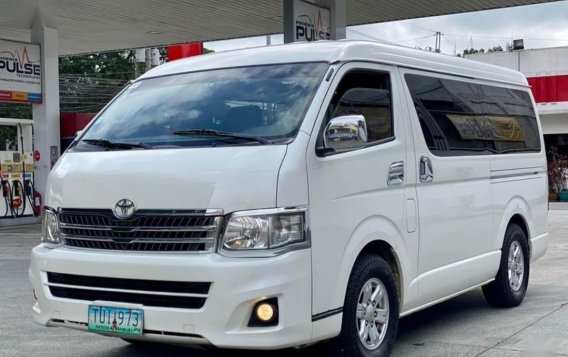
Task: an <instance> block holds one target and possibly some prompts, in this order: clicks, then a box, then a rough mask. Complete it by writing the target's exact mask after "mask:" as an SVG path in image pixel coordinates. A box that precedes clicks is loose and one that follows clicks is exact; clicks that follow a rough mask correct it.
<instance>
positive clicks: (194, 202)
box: [30, 41, 548, 356]
mask: <svg viewBox="0 0 568 357" xmlns="http://www.w3.org/2000/svg"><path fill="white" fill-rule="evenodd" d="M547 240H548V233H547V175H546V155H545V150H544V143H543V138H542V134H541V125H540V123H539V117H538V114H537V112H536V111H535V103H534V100H533V98H532V95H531V91H530V88H529V86H528V84H527V80H526V79H525V77H524V76H523V75H522V74H520V73H518V72H515V71H511V70H508V69H504V68H500V67H495V66H491V65H487V64H482V63H477V62H473V61H468V60H465V59H461V58H457V57H451V56H445V55H440V54H435V53H429V52H425V51H419V50H414V49H408V48H403V47H397V46H389V45H383V44H378V43H371V42H361V41H338V42H321V43H310V44H291V45H283V46H271V47H265V48H255V49H246V50H239V51H231V52H224V53H217V54H208V55H204V56H199V57H195V58H191V59H184V60H178V61H174V62H171V63H168V64H165V65H162V66H159V67H157V68H156V69H153V70H151V71H150V72H148V73H146V74H144V75H143V76H142V77H141V78H139V79H137V80H136V81H134V82H133V83H132V84H131V85H129V86H128V87H127V88H126V89H125V90H124V91H123V92H122V93H120V94H119V95H118V96H117V97H116V98H115V99H114V100H113V101H112V102H111V103H110V104H109V105H108V106H107V107H106V108H105V109H104V110H102V111H101V112H100V113H99V114H98V116H97V117H96V118H95V119H94V120H93V122H92V123H91V124H90V126H89V127H88V128H86V130H85V131H84V132H83V133H82V134H81V135H80V136H79V137H78V138H77V140H75V141H74V143H73V144H72V145H71V147H70V148H69V149H68V150H67V152H66V153H65V154H64V155H63V156H62V157H61V159H60V160H59V162H58V163H57V165H56V166H55V167H54V169H53V171H52V172H51V175H50V177H49V180H48V185H47V190H46V200H45V209H44V218H43V235H42V243H41V244H39V245H38V246H37V247H35V248H34V249H33V252H32V261H31V267H30V280H31V283H32V285H33V289H34V294H35V296H36V300H37V301H36V303H35V305H34V306H33V315H34V319H35V320H36V321H37V322H39V323H40V324H42V325H46V326H62V327H70V328H74V329H79V330H84V331H90V332H93V333H98V334H103V335H107V336H115V337H120V338H123V339H125V340H127V341H129V342H132V343H137V342H148V341H154V342H165V343H176V344H180V343H182V344H200V345H213V346H217V347H222V348H243V349H245V348H246V349H279V348H286V347H300V346H304V345H308V344H312V343H315V342H318V341H324V340H331V343H330V345H331V346H332V348H331V351H334V353H343V354H345V355H347V356H387V355H388V354H389V353H390V351H391V350H392V347H393V344H394V341H395V339H396V333H397V327H398V321H399V318H400V317H403V316H406V315H409V314H411V313H413V312H415V311H418V310H421V309H425V308H427V307H429V306H431V305H433V304H436V303H439V302H441V301H444V300H447V299H450V298H452V297H455V296H457V295H459V294H462V293H464V292H467V291H469V290H472V289H476V288H479V287H481V288H482V289H483V293H484V295H485V297H486V298H487V300H488V302H489V303H490V304H492V305H496V306H502V307H514V306H517V305H519V304H520V303H521V302H522V301H523V298H524V297H525V293H526V291H527V288H528V281H529V273H530V267H531V263H532V262H534V261H535V260H536V259H538V258H539V257H541V256H542V255H543V254H544V253H545V251H546V248H547Z"/></svg>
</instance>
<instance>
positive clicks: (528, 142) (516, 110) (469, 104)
mask: <svg viewBox="0 0 568 357" xmlns="http://www.w3.org/2000/svg"><path fill="white" fill-rule="evenodd" d="M405 79H406V84H407V85H408V88H409V90H410V94H411V96H412V100H413V101H414V105H415V108H416V112H417V115H418V118H419V120H420V126H421V128H422V132H423V134H424V139H425V141H426V144H427V146H428V148H429V149H430V151H431V152H432V153H433V154H435V155H438V156H460V155H476V154H478V155H491V154H507V153H515V152H539V151H540V136H539V133H538V124H537V120H536V115H535V112H534V108H533V105H532V101H531V98H530V95H529V94H528V92H525V91H521V90H516V89H510V88H503V87H495V86H488V85H480V84H475V83H469V82H462V81H456V80H449V79H444V78H437V77H429V76H423V75H415V74H407V75H405Z"/></svg>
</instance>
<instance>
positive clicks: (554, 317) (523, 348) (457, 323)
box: [0, 210, 568, 357]
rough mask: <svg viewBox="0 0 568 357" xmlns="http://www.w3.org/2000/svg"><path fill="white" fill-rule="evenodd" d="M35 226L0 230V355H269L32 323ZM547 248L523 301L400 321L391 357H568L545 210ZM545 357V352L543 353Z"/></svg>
mask: <svg viewBox="0 0 568 357" xmlns="http://www.w3.org/2000/svg"><path fill="white" fill-rule="evenodd" d="M38 232H39V227H37V226H34V227H26V228H10V229H4V230H0V287H1V291H2V292H1V294H0V356H36V355H37V356H39V355H41V356H58V357H62V356H109V357H115V356H127V357H128V356H178V355H192V356H198V357H209V356H232V357H234V356H251V357H254V356H266V355H267V354H268V352H250V351H200V350H195V349H188V348H182V347H170V346H149V347H134V346H131V345H129V344H127V343H125V342H123V341H122V340H120V339H114V338H107V337H102V336H97V335H92V334H87V333H81V332H77V331H73V330H68V329H63V328H44V327H41V326H39V325H36V324H35V323H34V322H33V320H32V318H31V310H30V307H31V306H32V304H33V297H32V294H31V288H30V285H29V283H28V278H27V269H28V265H29V251H30V249H31V248H32V247H33V246H34V245H35V244H37V242H38V236H39V233H38ZM550 232H551V234H552V237H551V245H550V247H549V251H548V253H547V255H546V256H545V257H544V258H543V259H541V260H540V261H539V262H537V263H536V264H534V265H533V267H532V271H531V280H530V286H529V291H528V294H527V297H526V299H525V302H524V303H523V304H522V305H521V306H520V307H518V308H515V309H496V308H492V307H489V306H488V305H487V304H486V302H485V300H484V298H483V296H482V294H481V290H480V289H478V290H475V291H473V292H470V293H468V294H465V295H462V296H459V297H457V298H455V299H452V300H450V301H447V302H445V303H442V304H440V305H437V306H434V307H432V308H430V309H427V310H425V311H422V312H419V313H416V314H413V315H411V316H408V317H406V318H404V319H402V320H401V324H400V329H399V336H398V341H397V345H396V348H395V351H394V354H393V356H395V357H407V356H410V357H412V356H452V357H453V356H467V357H474V356H482V357H520V356H527V357H528V356H553V355H554V356H568V279H567V278H566V276H567V275H566V272H567V271H568V211H564V210H555V211H551V212H550ZM545 352H547V353H545ZM291 353H293V354H294V355H299V356H312V355H314V354H316V353H317V354H318V355H321V351H320V350H319V349H318V348H317V347H311V348H308V349H303V350H287V351H278V352H270V354H271V355H272V356H274V357H277V356H289V355H290V354H291Z"/></svg>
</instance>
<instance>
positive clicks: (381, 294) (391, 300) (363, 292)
mask: <svg viewBox="0 0 568 357" xmlns="http://www.w3.org/2000/svg"><path fill="white" fill-rule="evenodd" d="M398 319H399V306H398V294H397V289H396V283H395V280H394V274H393V272H392V270H391V268H390V266H389V265H388V263H387V262H386V261H385V260H384V259H383V258H381V257H379V256H376V255H371V254H369V255H364V256H362V257H361V258H359V259H358V260H357V262H356V263H355V266H354V268H353V271H352V273H351V277H350V278H349V284H348V286H347V292H346V296H345V304H344V307H343V323H342V328H341V334H340V335H339V337H337V338H336V339H335V341H334V343H333V344H332V348H333V352H334V354H335V355H340V356H349V357H351V356H353V357H386V356H389V355H390V353H391V351H392V349H393V346H394V342H395V340H396V334H397V330H398Z"/></svg>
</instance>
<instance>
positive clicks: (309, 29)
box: [294, 0, 331, 42]
mask: <svg viewBox="0 0 568 357" xmlns="http://www.w3.org/2000/svg"><path fill="white" fill-rule="evenodd" d="M329 39H331V15H330V11H329V9H327V8H324V7H320V6H318V5H315V4H312V3H308V2H305V1H301V0H295V1H294V42H296V41H308V42H311V41H318V40H329Z"/></svg>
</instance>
